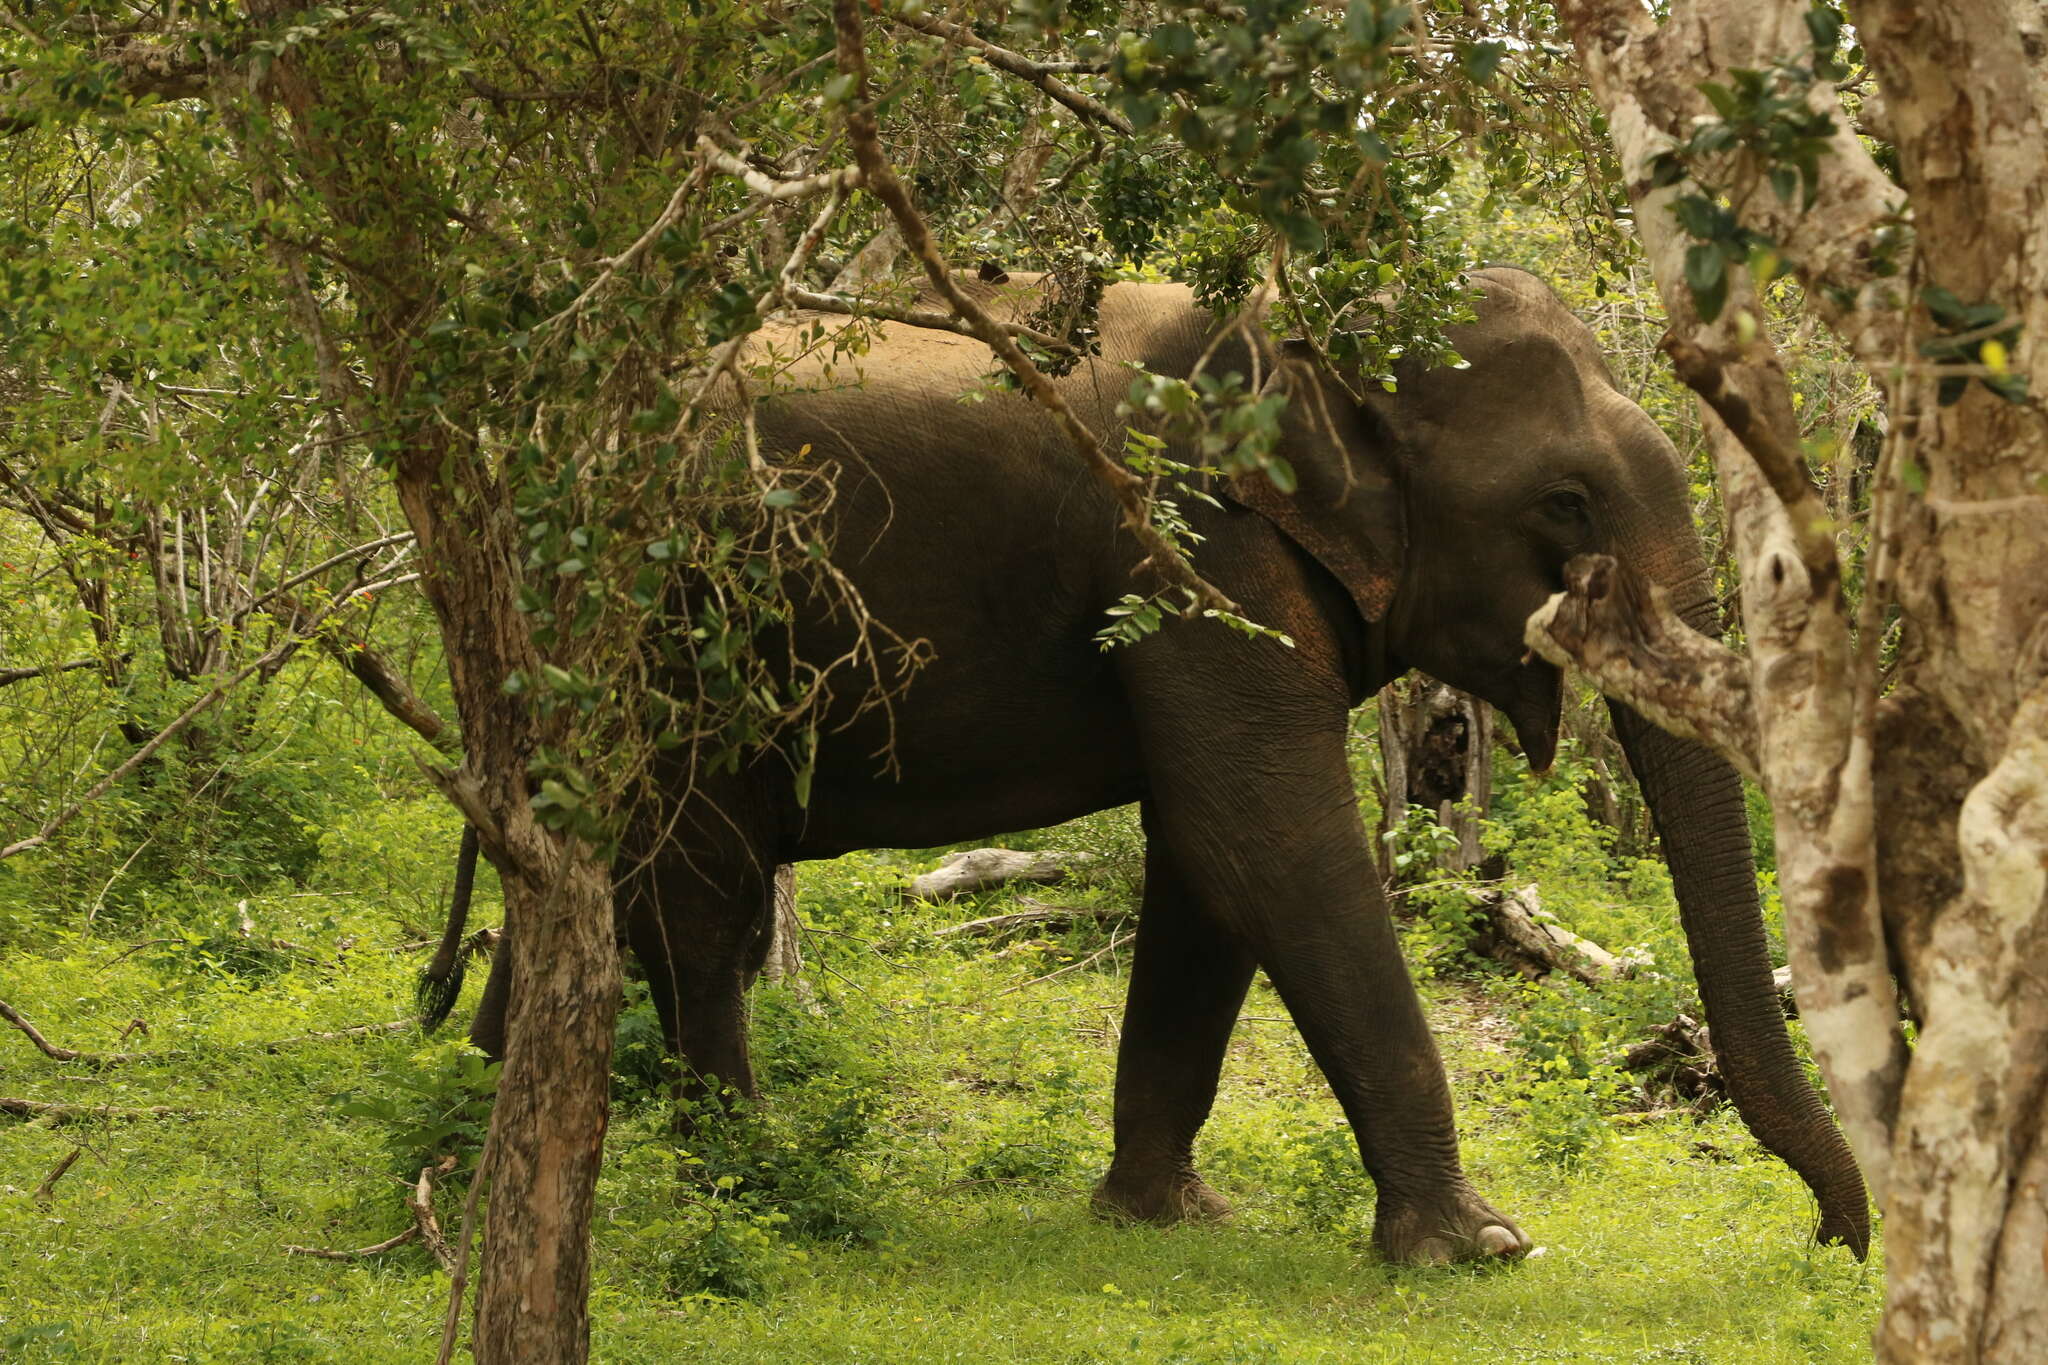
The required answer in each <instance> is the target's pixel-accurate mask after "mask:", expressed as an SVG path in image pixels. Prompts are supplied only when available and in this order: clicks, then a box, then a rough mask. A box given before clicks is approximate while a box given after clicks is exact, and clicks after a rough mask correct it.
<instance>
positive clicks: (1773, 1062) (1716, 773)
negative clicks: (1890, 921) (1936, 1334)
mask: <svg viewBox="0 0 2048 1365" xmlns="http://www.w3.org/2000/svg"><path fill="white" fill-rule="evenodd" d="M1701 567H1703V566H1701ZM1686 577H1687V578H1688V579H1690V582H1689V583H1687V584H1686V587H1685V590H1684V591H1683V593H1682V595H1681V596H1680V597H1679V613H1680V615H1681V616H1683V617H1684V618H1685V620H1686V622H1687V624H1689V625H1691V626H1693V628H1694V629H1696V630H1701V631H1703V632H1707V633H1711V634H1715V635H1718V634H1719V629H1718V624H1717V623H1716V622H1715V620H1714V617H1715V611H1714V602H1713V598H1712V596H1711V594H1710V593H1709V592H1707V591H1706V584H1705V581H1704V578H1705V576H1704V574H1703V573H1695V574H1689V575H1687V576H1686ZM1665 581H1667V582H1669V581H1670V580H1668V579H1667V580H1665ZM1609 708H1610V710H1611V711H1612V713H1613V716H1614V728H1615V731H1616V733H1617V734H1618V735H1619V736H1620V738H1621V744H1622V748H1623V750H1624V751H1625V752H1626V753H1627V754H1628V760H1629V764H1630V766H1631V767H1633V768H1634V769H1635V773H1636V779H1637V781H1638V782H1640V783H1641V784H1642V789H1643V798H1644V800H1645V801H1646V802H1648V804H1649V807H1650V815H1651V818H1652V819H1653V820H1654V821H1655V822H1656V826H1657V834H1658V837H1659V838H1660V839H1661V840H1662V841H1663V845H1664V856H1665V859H1666V861H1667V862H1668V863H1669V864H1670V867H1671V880H1672V884H1673V887H1674V888H1675V890H1676V891H1677V894H1678V907H1679V918H1680V920H1681V922H1682V923H1683V925H1684V927H1685V938H1686V943H1687V945H1688V946H1689V947H1690V948H1691V950H1692V958H1693V968H1694V971H1695V972H1696V973H1697V975H1698V978H1699V987H1700V999H1701V1001H1702V1002H1703V1003H1704V1004H1705V1006H1706V1012H1707V1023H1708V1026H1709V1027H1710V1029H1711V1030H1712V1033H1713V1040H1714V1052H1715V1054H1716V1055H1717V1057H1718V1058H1719V1060H1720V1063H1721V1069H1722V1073H1723V1075H1725V1076H1726V1078H1727V1082H1728V1093H1729V1096H1730V1098H1732V1099H1733V1100H1734V1102H1735V1108H1736V1110H1737V1111H1738V1112H1739V1113H1740V1114H1741V1115H1742V1118H1743V1122H1745V1123H1746V1124H1748V1125H1749V1130H1750V1132H1752V1133H1754V1134H1755V1135H1756V1138H1757V1140H1758V1141H1759V1142H1761V1143H1763V1145H1764V1146H1765V1147H1767V1148H1769V1149H1770V1150H1771V1151H1773V1152H1775V1153H1777V1155H1778V1156H1780V1157H1782V1158H1783V1159H1784V1160H1785V1162H1786V1163H1787V1164H1788V1165H1790V1166H1791V1167H1792V1168H1793V1169H1794V1170H1796V1171H1798V1172H1799V1174H1800V1176H1801V1177H1802V1178H1804V1179H1805V1181H1806V1183H1807V1185H1808V1187H1809V1188H1811V1189H1812V1191H1813V1193H1814V1197H1815V1198H1816V1199H1818V1200H1819V1201H1820V1228H1819V1234H1818V1235H1819V1237H1820V1239H1821V1240H1822V1241H1825V1242H1842V1243H1846V1244H1847V1245H1848V1246H1849V1247H1850V1249H1851V1250H1853V1251H1854V1252H1855V1253H1856V1256H1857V1258H1858V1259H1861V1258H1862V1257H1863V1255H1864V1253H1865V1251H1866V1250H1867V1249H1868V1248H1869V1245H1870V1209H1869V1199H1868V1196H1867V1195H1866V1193H1865V1191H1864V1187H1863V1175H1862V1173H1861V1172H1860V1171H1859V1170H1858V1169H1857V1167H1856V1159H1855V1157H1854V1156H1852V1155H1851V1154H1850V1151H1849V1146H1848V1144H1847V1143H1846V1142H1845V1141H1843V1139H1842V1134H1841V1131H1840V1130H1839V1129H1838V1128H1836V1127H1835V1123H1834V1120H1833V1119H1832V1118H1831V1117H1830V1116H1829V1115H1828V1112H1827V1109H1826V1107H1825V1106H1824V1105H1823V1104H1822V1102H1821V1098H1820V1096H1819V1095H1818V1094H1817V1093H1816V1092H1815V1091H1814V1088H1813V1086H1812V1085H1811V1084H1809V1083H1808V1081H1807V1078H1806V1070H1805V1068H1804V1067H1803V1066H1801V1065H1800V1062H1799V1058H1798V1056H1797V1055H1796V1054H1795V1053H1794V1052H1793V1050H1792V1039H1791V1036H1790V1035H1789V1034H1788V1033H1787V1032H1786V1030H1785V1016H1784V1012H1783V1010H1782V1008H1781V1006H1780V1005H1779V1003H1778V995H1777V992H1776V990H1775V989H1774V987H1773V985H1772V982H1771V961H1770V951H1769V945H1768V942H1767V940H1766V938H1765V935H1764V921H1763V908H1762V906H1761V904H1760V903H1759V902H1758V899H1757V889H1756V876H1755V867H1754V864H1753V860H1752V854H1751V850H1750V842H1749V823H1748V820H1747V818H1746V816H1745V813H1744V809H1743V800H1742V780H1741V778H1740V777H1739V776H1738V775H1737V773H1736V771H1735V769H1734V768H1733V767H1731V766H1730V765H1729V764H1728V763H1727V761H1726V760H1724V759H1723V758H1721V756H1720V755H1718V754H1716V753H1714V752H1713V751H1712V750H1709V749H1707V748H1706V747H1705V746H1703V745H1700V744H1697V743H1694V742H1693V741H1691V740H1685V739H1679V738H1677V737H1675V736H1673V735H1669V734H1666V733H1665V732H1664V731H1663V730H1661V729H1659V728H1657V727H1656V726H1654V725H1652V724H1650V723H1649V722H1648V721H1646V720H1644V719H1643V718H1642V716H1640V715H1639V714H1637V713H1636V712H1635V711H1634V710H1632V709H1630V708H1629V707H1628V706H1626V705H1623V704H1622V703H1619V702H1610V703H1609Z"/></svg>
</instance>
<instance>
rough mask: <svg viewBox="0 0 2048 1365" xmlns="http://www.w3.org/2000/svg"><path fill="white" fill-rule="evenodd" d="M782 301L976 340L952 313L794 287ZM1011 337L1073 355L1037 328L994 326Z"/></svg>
mask: <svg viewBox="0 0 2048 1365" xmlns="http://www.w3.org/2000/svg"><path fill="white" fill-rule="evenodd" d="M782 297H783V298H785V299H787V300H788V301H789V302H790V303H792V304H795V305H796V306H797V307H799V308H809V309H811V310H813V311H814V312H819V313H843V314H845V315H847V316H849V317H857V318H880V319H882V320H883V321H885V322H901V323H906V324H908V325H909V326H912V327H929V328H931V329H933V330H934V331H939V332H952V333H954V334H955V335H958V336H963V337H975V338H977V339H978V338H979V337H980V335H981V334H980V333H979V332H977V331H976V330H975V328H974V324H973V323H970V322H964V321H962V320H961V319H959V318H957V317H955V316H953V315H952V314H951V313H935V312H932V311H931V310H929V309H924V308H905V307H903V306H902V305H900V304H894V303H883V302H881V301H880V300H878V299H852V298H847V297H845V296H844V295H840V294H820V293H817V292H815V291H813V290H809V289H800V288H797V287H795V286H793V285H792V286H788V287H785V288H784V289H783V291H782ZM995 325H996V326H998V327H1000V328H1002V329H1003V330H1004V331H1005V332H1006V333H1008V334H1009V335H1011V336H1019V337H1023V338H1024V339H1025V340H1027V341H1030V342H1031V343H1033V344H1034V345H1037V346H1042V347H1044V348H1045V349H1046V350H1048V351H1057V352H1059V353H1060V354H1061V355H1073V354H1074V348H1073V347H1072V346H1071V345H1069V344H1068V343H1066V342H1064V341H1061V340H1060V339H1059V338H1058V337H1056V336H1054V335H1053V334H1052V333H1050V332H1041V331H1039V330H1038V329H1037V328H1036V327H1026V326H1025V325H1024V324H1023V323H1021V322H996V323H995Z"/></svg>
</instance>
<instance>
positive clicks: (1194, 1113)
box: [1095, 809, 1255, 1223]
mask: <svg viewBox="0 0 2048 1365" xmlns="http://www.w3.org/2000/svg"><path fill="white" fill-rule="evenodd" d="M1152 823H1153V822H1152V817H1151V814H1150V811H1149V809H1148V811H1147V813H1146V825H1147V828H1148V831H1149V829H1150V826H1151V825H1152ZM1254 970H1255V964H1254V963H1253V961H1252V954H1251V950H1250V949H1249V948H1248V947H1246V946H1245V945H1244V944H1243V943H1241V942H1238V941H1237V940H1235V939H1233V938H1232V937H1231V936H1230V935H1228V934H1226V933H1224V932H1222V930H1221V929H1220V928H1218V926H1217V925H1216V924H1215V923H1214V922H1213V921H1212V920H1210V919H1209V918H1208V917H1207V915H1206V914H1205V913H1204V912H1203V911H1202V909H1201V908H1200V907H1199V906H1198V905H1196V904H1195V902H1194V901H1193V900H1192V899H1191V898H1190V897H1189V895H1188V893H1187V888H1186V887H1185V886H1184V885H1183V884H1182V882H1181V878H1180V874H1179V871H1178V870H1177V869H1176V868H1175V866H1174V862H1173V859H1172V858H1171V857H1170V856H1168V854H1167V852H1166V849H1165V846H1164V844H1163V843H1162V842H1161V841H1160V840H1158V839H1156V838H1148V840H1147V843H1146V848H1145V899H1144V906H1143V908H1142V911H1141V913H1140V914H1139V917H1138V942H1137V950H1136V953H1135V955H1134V957H1133V961H1132V965H1131V986H1130V995H1129V999H1128V1003H1127V1004H1126V1005H1125V1008H1124V1027H1123V1038H1122V1041H1121V1042H1120V1044H1119V1045H1118V1047H1117V1057H1116V1157H1115V1159H1114V1160H1113V1161H1112V1162H1111V1163H1110V1168H1109V1174H1107V1175H1106V1176H1104V1177H1103V1179H1102V1183H1101V1184H1100V1185H1099V1186H1097V1187H1096V1190H1095V1206H1096V1207H1097V1208H1098V1209H1100V1210H1102V1211H1103V1212H1105V1213H1108V1214H1111V1215H1113V1216H1117V1217H1122V1218H1134V1219H1140V1220H1143V1221H1146V1222H1155V1223H1172V1222H1177V1221H1179V1220H1180V1219H1182V1218H1217V1217H1221V1216H1222V1215H1224V1214H1226V1213H1228V1212H1229V1205H1228V1204H1226V1203H1225V1202H1224V1200H1223V1198H1222V1196H1220V1195H1218V1194H1217V1193H1216V1192H1215V1191H1214V1190H1212V1189H1210V1188H1209V1187H1208V1186H1207V1185H1206V1184H1204V1183H1203V1182H1202V1178H1201V1177H1200V1176H1199V1175H1197V1174H1196V1173H1195V1159H1194V1148H1195V1134H1196V1133H1197V1132H1199V1131H1200V1130H1201V1127H1202V1123H1203V1121H1204V1120H1206V1119H1207V1118H1208V1117H1209V1106H1210V1105H1211V1104H1212V1103H1214V1101H1215V1099H1216V1080H1217V1077H1218V1075H1219V1074H1220V1072H1221V1070H1222V1067H1223V1052H1224V1048H1225V1047H1226V1046H1227V1045H1228V1044H1229V1042H1230V1031H1231V1028H1232V1027H1233V1026H1234V1025H1235V1024H1236V1023H1237V1013H1238V1009H1239V1007H1240V1006H1241V1005H1242V1004H1243V1003H1244V995H1245V989H1246V987H1248V986H1249V985H1250V984H1251V979H1252V972H1253V971H1254Z"/></svg>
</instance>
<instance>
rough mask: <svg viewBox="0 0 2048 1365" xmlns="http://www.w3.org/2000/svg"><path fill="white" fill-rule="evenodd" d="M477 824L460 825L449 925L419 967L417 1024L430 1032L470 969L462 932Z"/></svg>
mask: <svg viewBox="0 0 2048 1365" xmlns="http://www.w3.org/2000/svg"><path fill="white" fill-rule="evenodd" d="M476 852H477V844H476V826H475V825H464V826H463V827H462V849H461V851H460V852H458V853H457V854H456V855H455V894H454V896H453V897H452V898H451V899H450V901H449V903H448V927H447V928H446V929H444V930H442V932H441V946H440V947H439V948H437V949H436V950H435V951H434V957H433V960H432V961H431V962H429V963H427V965H426V966H425V967H423V968H421V969H420V979H419V984H418V986H417V987H416V988H415V989H414V992H413V999H414V1000H415V1002H416V1003H417V1004H418V1006H419V1011H420V1027H421V1028H422V1029H425V1030H427V1031H428V1032H432V1031H433V1030H434V1029H437V1028H439V1027H440V1026H441V1023H442V1021H443V1020H445V1019H446V1018H447V1017H448V1012H449V1011H450V1010H452V1009H454V1008H455V1002H456V1000H457V999H458V998H459V997H460V996H461V995H462V979H463V977H464V976H465V975H467V974H468V971H469V954H468V953H467V952H466V951H464V948H463V943H462V935H463V931H464V930H465V929H467V928H468V927H469V893H470V890H471V888H472V887H474V886H475V884H476Z"/></svg>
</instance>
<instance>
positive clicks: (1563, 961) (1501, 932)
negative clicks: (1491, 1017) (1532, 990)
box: [1472, 886, 1647, 986]
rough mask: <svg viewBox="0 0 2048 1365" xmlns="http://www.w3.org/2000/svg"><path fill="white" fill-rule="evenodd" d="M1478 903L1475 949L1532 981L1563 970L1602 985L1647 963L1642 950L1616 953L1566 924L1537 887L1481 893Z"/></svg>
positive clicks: (1578, 977) (1586, 980)
mask: <svg viewBox="0 0 2048 1365" xmlns="http://www.w3.org/2000/svg"><path fill="white" fill-rule="evenodd" d="M1475 904H1476V906H1477V907H1478V909H1479V910H1480V911H1481V913H1482V918H1481V920H1480V922H1479V924H1478V925H1477V927H1476V928H1475V931H1474V933H1473V939H1472V948H1473V951H1474V952H1477V953H1480V954H1482V955H1483V956H1486V957H1491V958H1493V959H1494V960H1495V961H1498V962H1504V963H1506V964H1507V965H1508V966H1510V967H1513V968H1514V969H1515V970H1516V971H1518V972H1520V973H1521V974H1522V975H1523V976H1526V977H1529V978H1530V979H1531V980H1534V979H1535V978H1537V977H1543V976H1548V975H1549V974H1550V973H1552V972H1559V971H1561V972H1564V973H1565V974H1567V975H1569V976H1572V977H1575V978H1577V979H1578V980H1580V981H1583V982H1585V983H1586V984H1587V985H1589V986H1597V985H1599V984H1600V983H1601V982H1603V981H1613V980H1616V979H1619V978H1622V977H1627V976H1632V975H1634V974H1635V972H1636V971H1637V970H1638V969H1639V968H1641V967H1643V966H1644V965H1646V963H1647V958H1645V957H1644V956H1643V955H1642V954H1640V953H1634V952H1629V953H1620V954H1616V953H1610V952H1608V951H1607V949H1605V948H1603V947H1601V946H1600V945H1599V944H1597V943H1595V942H1593V941H1592V940H1591V939H1589V938H1582V937H1580V936H1579V935H1578V934H1575V933H1573V932H1572V931H1571V930H1569V929H1567V928H1565V927H1564V925H1562V924H1561V923H1559V922H1558V919H1557V916H1555V915H1553V914H1551V913H1550V912H1549V911H1548V910H1545V909H1544V908H1543V901H1542V898H1541V897H1540V896H1539V895H1538V894H1537V891H1536V888H1535V887H1534V886H1524V887H1519V888H1517V889H1515V890H1513V891H1509V890H1506V889H1504V888H1500V887H1495V888H1492V889H1490V890H1487V891H1485V892H1483V893H1480V894H1479V895H1477V897H1476V898H1475Z"/></svg>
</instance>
